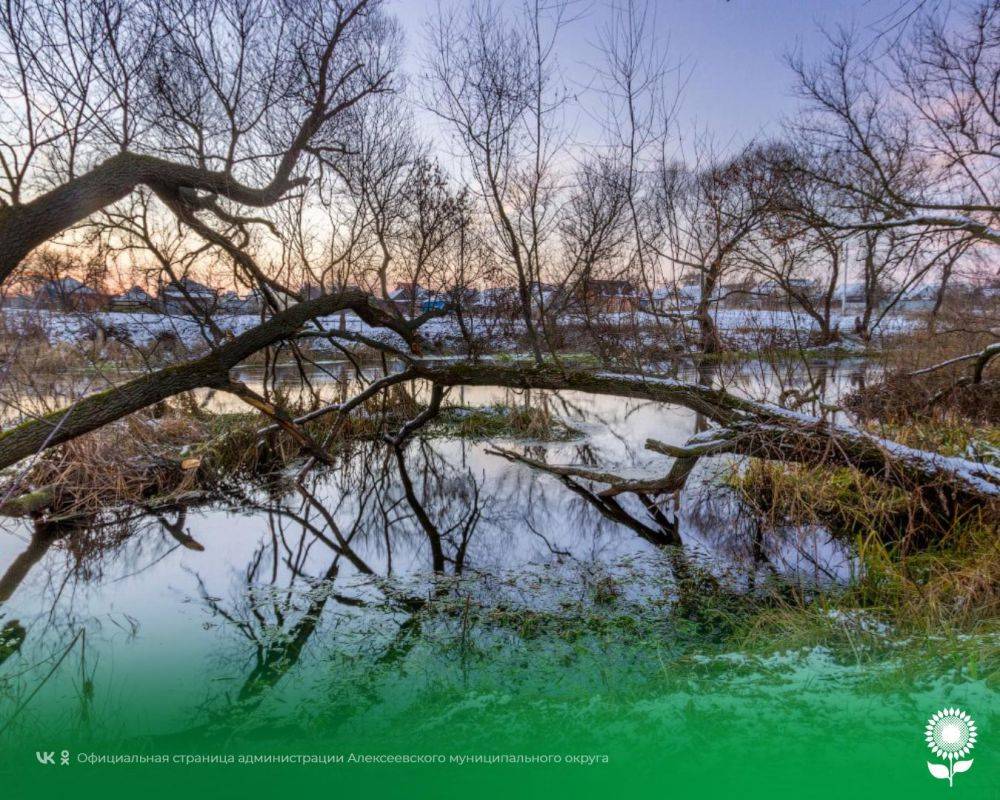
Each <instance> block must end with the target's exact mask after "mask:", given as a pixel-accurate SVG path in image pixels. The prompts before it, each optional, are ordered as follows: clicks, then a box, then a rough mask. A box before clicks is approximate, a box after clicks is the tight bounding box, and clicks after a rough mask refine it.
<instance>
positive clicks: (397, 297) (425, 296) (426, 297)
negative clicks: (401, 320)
mask: <svg viewBox="0 0 1000 800" xmlns="http://www.w3.org/2000/svg"><path fill="white" fill-rule="evenodd" d="M435 299H436V297H435V295H434V294H433V293H432V292H430V291H428V290H427V289H425V288H424V287H423V286H421V285H420V284H419V283H408V282H401V283H397V284H396V288H395V289H393V290H392V291H391V292H389V301H390V302H391V303H393V304H394V305H395V306H396V308H397V309H399V312H400V313H401V314H409V313H410V312H411V311H415V312H420V311H422V310H425V309H423V308H422V306H423V304H424V303H426V302H430V301H432V300H435Z"/></svg>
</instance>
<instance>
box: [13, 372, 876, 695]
mask: <svg viewBox="0 0 1000 800" xmlns="http://www.w3.org/2000/svg"><path fill="white" fill-rule="evenodd" d="M328 372H329V373H330V375H328V376H327V377H326V379H325V382H324V379H323V378H322V377H321V376H317V375H313V376H312V379H311V384H310V386H309V387H308V388H306V389H304V390H303V391H315V392H318V394H317V397H318V398H319V399H320V401H321V402H337V401H343V400H344V399H346V398H348V397H350V396H352V395H353V394H354V392H355V391H356V390H357V386H356V385H355V384H353V383H352V381H354V380H356V378H352V377H350V375H351V373H349V372H348V371H346V370H342V371H339V372H337V371H334V370H332V369H331V370H328ZM863 373H864V366H863V365H861V364H825V365H824V364H818V365H817V364H811V365H801V364H798V365H786V364H778V365H766V364H753V365H741V366H738V367H732V368H729V369H725V368H723V369H719V368H717V367H712V368H709V367H702V368H701V369H700V370H698V371H697V372H696V373H694V374H692V375H685V376H683V377H687V378H689V379H692V378H693V379H696V380H699V381H701V382H702V383H704V384H705V385H712V384H718V383H719V382H720V381H724V382H726V383H727V385H728V386H729V387H730V388H733V387H736V388H739V389H741V390H742V391H745V392H747V393H748V394H753V395H756V396H758V397H759V396H761V395H766V396H771V397H778V396H781V397H782V398H784V400H785V401H786V402H788V403H789V404H792V405H795V404H798V405H800V407H801V408H802V409H803V410H805V411H809V412H810V413H815V414H829V413H832V412H831V409H832V408H833V407H834V406H835V405H836V400H837V398H838V397H839V395H840V394H841V393H842V392H844V391H847V390H849V389H850V388H852V387H853V386H854V385H856V383H857V381H859V380H863ZM331 375H332V377H331ZM368 377H369V378H370V376H368ZM239 378H240V380H243V381H245V382H247V383H248V384H250V385H251V386H252V387H253V388H254V389H255V390H256V391H261V392H266V391H274V390H275V386H280V384H276V385H270V386H268V385H266V384H267V383H268V382H267V381H265V380H264V379H263V377H262V376H256V378H257V380H258V382H257V383H256V384H254V380H255V375H254V373H253V371H248V372H246V373H245V374H243V375H241V376H239ZM295 378H296V376H295V375H292V376H290V379H291V380H293V382H294V379H295ZM269 380H270V379H269ZM294 385H296V386H297V385H299V384H298V383H297V382H295V383H294ZM399 388H400V390H401V391H407V392H409V393H410V395H411V396H419V395H420V393H421V392H422V391H423V389H422V387H420V386H418V385H407V386H401V387H399ZM285 390H286V391H287V390H289V389H287V387H286V389H285ZM451 401H452V402H458V403H460V404H462V405H489V404H495V403H505V404H507V405H512V404H523V405H525V406H532V405H537V404H544V405H545V407H546V408H547V409H548V410H549V411H550V412H551V413H554V414H556V415H558V416H559V417H560V418H561V419H563V420H564V421H565V422H566V423H567V424H569V425H571V426H573V427H575V428H576V429H578V430H579V431H580V432H581V435H580V436H579V437H577V438H576V439H574V440H572V441H559V442H538V441H535V442H517V441H515V442H505V443H503V446H504V447H506V448H509V449H513V450H515V451H516V452H517V453H518V454H520V455H522V456H525V457H527V458H530V459H533V460H535V461H537V462H540V463H545V464H574V465H581V466H590V467H594V468H597V467H600V468H603V469H614V470H615V471H616V472H618V473H619V474H623V475H627V476H628V475H632V476H635V477H641V476H650V475H662V474H664V473H665V472H666V470H667V469H668V468H669V465H670V460H669V459H668V458H665V457H663V456H661V455H658V454H656V453H653V452H650V451H649V450H647V449H645V447H644V442H645V441H646V439H647V438H648V437H655V438H658V439H661V440H664V441H667V442H669V443H674V444H682V443H683V442H685V441H686V440H687V439H688V438H689V437H690V436H691V435H692V434H693V433H696V432H698V431H700V430H704V429H705V428H706V427H707V422H706V420H704V419H703V418H700V417H699V416H698V415H695V414H694V413H692V412H689V411H687V410H684V409H678V408H670V407H664V406H660V405H657V404H653V403H648V402H643V401H626V400H621V399H617V398H607V397H594V396H588V395H578V394H574V393H563V394H558V395H556V394H551V393H539V392H535V393H528V392H515V391H512V390H492V389H481V388H475V389H466V390H464V391H463V392H462V393H461V395H460V396H457V397H455V398H452V399H451ZM198 402H200V403H202V404H203V405H204V406H205V407H210V408H213V409H215V410H219V409H222V408H225V407H226V406H225V405H224V404H225V403H228V402H230V398H229V396H213V395H207V394H206V395H203V396H202V397H201V398H200V399H199V401H198ZM494 444H495V443H491V442H471V441H468V440H466V439H460V438H448V437H437V438H414V439H412V440H410V441H409V442H408V443H406V444H394V443H391V442H388V443H387V442H382V441H359V442H355V443H353V444H352V445H351V446H350V448H349V450H348V451H347V452H345V453H344V454H343V457H342V458H340V459H339V460H338V463H337V464H336V465H335V466H334V467H332V468H329V469H323V470H313V471H310V472H308V473H307V474H306V475H305V476H304V477H301V478H297V477H296V471H295V470H292V471H291V472H287V471H285V472H279V473H276V474H273V475H270V476H268V477H267V479H266V480H262V481H260V482H257V483H246V484H241V483H230V484H227V485H226V486H225V487H224V492H225V494H224V496H223V497H222V498H215V499H213V501H212V502H211V503H207V504H206V503H200V504H189V505H188V504H183V503H181V504H178V505H177V506H175V507H173V508H160V509H157V510H156V512H155V513H153V514H144V513H141V512H139V511H137V510H117V511H115V512H109V513H108V514H107V515H103V516H100V518H95V519H92V520H84V521H77V523H76V524H74V525H73V526H62V527H59V526H45V525H32V524H31V523H29V522H24V521H19V522H14V523H8V524H7V526H6V527H7V531H6V533H5V534H4V544H3V549H2V560H0V568H3V570H4V571H3V575H2V577H0V603H2V606H0V609H2V612H3V614H4V619H0V622H3V623H4V624H5V625H6V626H7V627H4V628H3V629H2V632H0V662H2V661H4V660H5V659H6V660H9V659H10V658H11V656H13V655H14V654H16V653H20V656H21V658H22V659H23V660H24V662H25V663H31V664H35V663H43V662H44V661H45V659H46V658H48V657H49V656H51V654H53V653H58V652H62V651H63V650H64V649H65V648H67V647H68V646H71V645H74V644H76V646H77V647H78V648H80V650H81V656H80V657H81V659H84V658H85V655H86V654H87V653H89V656H87V657H89V659H90V663H91V664H92V665H93V664H94V663H100V664H101V665H102V668H105V669H111V667H112V666H113V667H114V670H113V671H114V678H111V677H108V678H107V681H108V684H109V685H107V686H106V687H105V688H106V689H107V690H109V691H110V690H111V686H110V683H111V682H112V681H115V682H116V683H115V687H114V691H115V693H116V694H120V693H122V692H128V691H131V692H136V693H142V692H144V691H149V690H150V688H151V684H150V683H149V682H144V680H143V678H142V669H143V665H144V664H148V663H150V662H151V661H156V663H157V664H158V666H160V667H162V666H163V663H166V664H167V665H168V666H169V665H174V667H175V668H176V670H177V679H178V684H179V685H180V684H183V685H184V686H183V688H178V686H174V687H171V689H172V690H174V691H178V694H179V697H187V699H188V700H189V701H191V702H203V701H206V700H207V699H209V698H205V697H204V696H199V695H203V694H204V692H205V691H206V689H205V687H204V686H200V687H199V686H196V685H195V684H198V683H199V682H198V681H193V680H189V679H190V677H191V669H192V665H197V664H205V663H206V662H211V663H212V664H213V671H217V672H218V673H219V674H220V675H225V676H226V677H227V679H229V680H230V681H232V683H233V684H234V685H235V686H237V687H238V688H236V689H235V691H234V693H233V694H232V695H231V696H230V697H229V700H228V701H227V702H225V703H223V706H224V711H225V713H226V714H231V713H233V711H234V709H235V710H239V711H240V712H241V713H242V712H246V711H249V710H253V709H254V708H256V707H257V706H258V705H259V704H260V703H261V702H262V700H263V699H264V698H265V697H266V696H267V694H268V693H269V691H270V690H272V689H273V688H274V687H275V686H276V685H277V684H279V682H281V681H282V678H283V677H284V676H286V675H287V674H288V673H289V672H291V671H292V670H294V668H295V667H296V666H297V665H299V664H300V663H301V661H302V659H303V658H304V654H305V653H306V652H308V650H309V647H310V644H311V643H312V642H314V641H321V642H324V643H325V644H326V645H327V646H329V645H330V643H331V642H333V641H336V642H337V643H338V646H339V647H342V648H346V649H347V650H351V649H353V650H354V651H356V652H358V653H362V652H363V653H366V654H367V655H368V656H369V657H370V658H372V659H374V662H375V663H378V664H382V665H386V664H393V663H395V662H397V661H399V660H400V659H403V658H404V657H405V656H406V654H407V652H408V651H409V649H410V648H411V647H413V646H414V643H415V642H417V641H419V639H420V637H421V636H422V635H425V634H426V633H427V631H426V626H427V625H428V615H427V613H426V612H427V610H428V608H429V607H431V606H433V607H435V608H436V609H439V610H441V609H443V611H439V613H438V614H437V616H435V617H434V619H435V622H434V624H437V625H445V626H449V627H450V628H453V629H454V630H455V631H457V634H456V635H458V636H464V635H466V632H465V630H466V629H465V628H464V627H463V625H464V623H463V618H464V617H463V615H467V614H468V613H471V612H470V609H472V608H476V609H483V608H488V609H501V610H503V609H508V608H510V607H512V606H517V607H520V608H525V609H544V608H558V607H559V606H560V604H562V603H566V602H568V601H569V600H568V599H567V598H570V599H572V600H574V601H576V600H580V599H581V598H585V599H586V600H587V602H598V603H599V602H602V600H601V598H602V597H604V598H605V601H606V599H607V597H610V596H615V595H617V594H618V593H621V592H624V591H627V592H630V593H633V594H634V595H635V597H634V598H633V599H638V598H640V597H642V596H643V593H648V596H649V598H654V597H655V598H656V600H657V602H659V601H660V600H661V599H663V598H666V600H667V601H669V603H670V604H672V605H673V606H674V607H677V608H680V610H681V613H683V614H689V615H691V614H694V613H695V610H694V609H695V607H696V605H697V602H696V601H697V594H698V593H699V592H701V591H702V590H704V589H705V588H706V586H708V587H709V588H710V589H711V590H712V591H719V590H720V589H724V590H727V591H733V592H752V591H755V590H756V589H757V588H758V587H759V586H760V585H762V584H763V583H764V582H767V581H773V580H775V579H776V578H780V579H782V580H784V581H791V582H799V583H810V582H817V581H819V582H824V581H829V580H843V579H844V578H846V577H847V575H848V574H849V569H850V556H849V553H847V552H846V551H845V550H844V549H843V548H842V547H841V546H839V545H837V544H835V543H831V542H829V541H827V537H826V536H825V534H824V532H823V531H818V530H811V531H801V530H796V531H773V530H767V529H765V528H764V527H763V526H762V525H761V524H760V523H759V521H758V520H756V519H754V518H753V517H752V516H751V515H748V514H747V513H746V510H745V509H744V508H743V507H742V506H741V504H740V503H739V501H738V498H737V497H736V496H735V494H734V493H733V492H731V491H730V490H728V489H727V488H726V481H725V476H726V475H728V474H730V473H731V471H732V470H733V469H734V468H736V467H735V466H734V463H733V462H732V461H726V460H710V461H705V462H703V463H701V464H700V465H699V467H698V470H699V475H698V478H697V480H692V481H690V482H689V486H688V487H686V488H685V489H684V490H683V492H681V493H680V494H677V493H674V494H670V495H656V494H653V493H648V492H642V491H638V492H633V493H628V494H623V495H619V496H611V497H609V496H603V495H602V494H601V493H600V492H599V491H597V489H596V488H595V487H594V486H592V485H590V484H588V482H587V481H585V480H582V479H579V478H574V477H572V476H561V477H556V476H553V475H550V474H546V473H544V472H541V471H539V470H536V469H532V468H531V467H530V466H527V465H525V464H524V463H511V462H509V461H507V460H504V459H502V458H498V457H496V456H494V455H491V454H490V453H489V450H490V448H491V447H492V446H493V445H494ZM623 571H628V572H629V574H630V576H631V578H636V576H638V579H637V580H630V581H628V582H623V581H621V580H619V577H620V574H621V573H622V572H623ZM616 576H619V577H616ZM647 577H648V578H649V580H648V585H645V586H644V580H645V579H646V578H647ZM654 577H655V580H654ZM626 583H627V586H628V588H627V589H623V588H621V587H622V586H625V585H626ZM657 607H659V606H657ZM15 621H16V622H15ZM81 630H85V631H86V632H87V636H86V639H85V642H84V643H83V644H82V645H81V644H77V642H78V639H77V638H75V637H78V636H79V635H80V631H81ZM25 637H27V638H25ZM91 669H93V667H91ZM157 674H158V675H159V674H162V670H158V671H157ZM184 676H187V678H188V680H186V679H185V677H184ZM163 690H164V689H163V687H162V686H157V687H156V691H163ZM209 693H210V694H211V691H210V690H209ZM212 700H213V702H214V703H216V704H218V698H217V697H216V698H213V699H212ZM179 705H181V706H183V703H180V701H179Z"/></svg>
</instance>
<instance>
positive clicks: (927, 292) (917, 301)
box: [897, 284, 939, 311]
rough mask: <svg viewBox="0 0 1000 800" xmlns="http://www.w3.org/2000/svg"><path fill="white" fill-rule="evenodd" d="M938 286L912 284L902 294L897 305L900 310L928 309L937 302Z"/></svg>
mask: <svg viewBox="0 0 1000 800" xmlns="http://www.w3.org/2000/svg"><path fill="white" fill-rule="evenodd" d="M938 288H939V287H937V286H932V285H931V284H924V285H923V286H913V287H911V288H910V289H908V290H907V291H906V293H905V294H904V295H903V296H902V298H901V299H900V301H899V304H898V306H897V307H898V308H899V310H900V311H930V310H931V309H932V308H934V304H935V303H937V296H938Z"/></svg>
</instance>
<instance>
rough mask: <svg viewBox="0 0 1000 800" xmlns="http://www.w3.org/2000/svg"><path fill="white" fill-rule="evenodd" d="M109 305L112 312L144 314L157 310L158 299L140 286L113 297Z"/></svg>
mask: <svg viewBox="0 0 1000 800" xmlns="http://www.w3.org/2000/svg"><path fill="white" fill-rule="evenodd" d="M108 305H109V307H110V308H111V310H112V311H130V312H133V313H143V312H150V311H156V310H157V302H156V298H154V297H153V296H152V295H151V294H150V293H149V292H147V291H146V290H145V289H143V288H141V287H139V286H133V287H132V288H131V289H129V290H128V291H127V292H122V293H121V294H116V295H113V296H112V297H111V298H110V299H109V301H108Z"/></svg>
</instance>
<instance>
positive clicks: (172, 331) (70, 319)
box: [0, 308, 915, 349]
mask: <svg viewBox="0 0 1000 800" xmlns="http://www.w3.org/2000/svg"><path fill="white" fill-rule="evenodd" d="M714 314H715V320H716V323H717V325H718V327H719V329H720V330H721V331H722V332H723V333H724V334H726V335H728V336H729V337H730V339H731V340H732V341H731V345H734V346H740V344H741V343H746V344H750V345H753V344H759V336H760V335H761V334H772V335H777V336H779V337H783V338H788V339H789V340H792V339H796V338H802V339H804V338H805V337H807V336H808V335H809V333H811V332H812V331H814V330H816V328H817V326H816V322H815V320H813V319H812V318H811V317H809V316H808V315H807V314H803V313H796V312H790V311H773V310H760V309H732V308H726V309H718V310H716V311H715V312H714ZM0 318H2V322H3V325H4V326H5V327H6V328H7V330H8V331H10V332H12V333H15V334H22V335H38V334H40V335H43V336H44V337H45V338H46V339H48V341H49V342H50V343H52V344H55V343H58V342H73V341H79V340H82V339H89V338H93V337H94V336H95V334H96V332H97V329H98V328H103V329H104V330H106V331H113V334H114V335H115V336H116V337H119V338H124V339H127V341H128V342H129V343H131V344H135V345H138V346H148V345H149V344H151V343H152V342H154V341H155V340H156V339H158V338H160V337H163V336H165V335H173V336H175V337H176V338H177V339H179V340H180V341H182V342H184V343H185V344H186V345H188V346H189V347H198V346H199V345H202V344H208V343H209V341H210V335H209V333H208V331H207V330H205V329H204V328H203V326H202V325H200V324H199V322H198V321H197V320H195V319H194V318H192V317H189V316H184V315H177V316H171V315H164V314H157V313H151V312H150V313H139V312H135V313H133V312H123V311H101V312H92V313H61V312H56V311H28V310H24V309H14V308H7V309H3V310H2V311H0ZM213 321H214V322H215V324H216V325H218V327H219V328H220V329H221V330H222V331H223V332H226V333H231V334H232V335H239V334H241V333H243V332H245V331H246V330H248V329H249V328H252V327H253V326H254V325H257V324H259V322H260V318H259V317H258V316H257V315H255V314H217V315H215V317H214V318H213ZM599 321H600V322H601V323H604V324H608V325H622V326H629V325H633V324H638V325H640V326H642V327H649V328H653V327H655V323H656V318H655V317H654V316H653V315H651V314H646V313H644V312H639V313H636V314H631V313H614V314H604V315H602V316H601V318H600V320H599ZM319 322H320V323H321V324H322V326H323V327H324V328H326V329H328V330H340V329H341V328H342V329H343V330H346V331H349V332H351V333H355V334H360V335H363V336H366V337H368V338H373V339H377V340H380V341H385V342H390V343H395V344H402V342H401V341H400V340H399V337H398V336H397V335H396V334H394V333H392V332H391V331H386V330H384V329H377V328H371V327H370V326H368V325H367V324H365V323H364V322H363V321H362V320H361V319H360V318H358V317H357V316H356V315H354V314H353V313H350V312H348V313H345V314H343V315H341V314H334V315H330V316H328V317H323V318H321V319H320V320H319ZM567 322H568V323H569V324H572V323H573V320H571V319H570V320H567ZM834 322H835V324H841V327H842V328H843V330H845V331H849V330H851V329H852V328H853V319H844V320H840V319H839V318H835V319H834ZM467 324H468V326H469V328H470V329H471V331H472V334H473V335H474V336H478V337H483V338H485V339H486V340H487V342H488V344H489V345H490V346H491V347H492V348H494V349H506V348H508V347H509V344H510V338H509V337H508V336H504V337H500V338H498V337H497V336H496V334H495V330H496V329H497V328H503V329H505V330H508V329H509V332H510V333H511V334H513V335H517V333H518V332H519V331H520V324H519V323H516V322H510V321H503V322H502V323H499V324H497V323H496V321H494V320H491V319H488V318H483V317H469V318H468V320H467ZM914 326H915V322H914V320H912V319H910V318H907V317H905V316H890V317H886V319H885V320H883V322H882V324H881V326H880V327H879V329H878V333H880V334H882V335H891V334H897V333H902V332H905V331H907V330H911V329H912V328H913V327H914ZM421 332H422V334H423V336H424V338H425V339H428V340H430V341H437V342H442V343H445V344H447V343H449V342H458V341H459V340H460V338H461V331H460V329H459V326H458V322H457V321H456V320H455V318H453V317H440V318H437V319H432V320H429V321H428V322H427V323H426V324H425V325H424V326H423V328H422V329H421ZM317 346H320V347H321V346H322V340H318V341H317Z"/></svg>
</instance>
